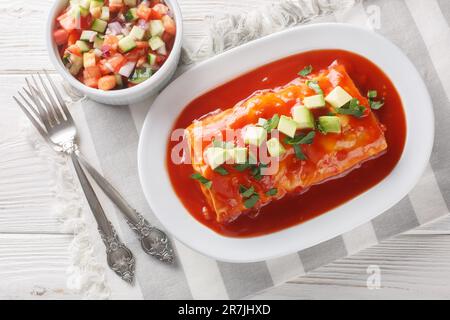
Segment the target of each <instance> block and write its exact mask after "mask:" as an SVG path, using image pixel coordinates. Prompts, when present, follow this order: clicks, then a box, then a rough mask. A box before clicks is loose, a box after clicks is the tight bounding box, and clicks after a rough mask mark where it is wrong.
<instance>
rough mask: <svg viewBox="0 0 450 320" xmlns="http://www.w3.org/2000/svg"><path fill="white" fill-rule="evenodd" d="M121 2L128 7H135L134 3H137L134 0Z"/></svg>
mask: <svg viewBox="0 0 450 320" xmlns="http://www.w3.org/2000/svg"><path fill="white" fill-rule="evenodd" d="M123 2H124V3H125V5H126V6H128V7H136V5H137V1H136V0H124V1H123Z"/></svg>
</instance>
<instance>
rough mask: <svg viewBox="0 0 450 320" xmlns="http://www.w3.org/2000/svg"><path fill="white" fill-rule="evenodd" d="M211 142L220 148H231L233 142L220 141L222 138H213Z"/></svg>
mask: <svg viewBox="0 0 450 320" xmlns="http://www.w3.org/2000/svg"><path fill="white" fill-rule="evenodd" d="M212 144H213V146H214V147H216V148H222V149H232V148H234V143H233V142H226V141H222V140H216V139H213V142H212Z"/></svg>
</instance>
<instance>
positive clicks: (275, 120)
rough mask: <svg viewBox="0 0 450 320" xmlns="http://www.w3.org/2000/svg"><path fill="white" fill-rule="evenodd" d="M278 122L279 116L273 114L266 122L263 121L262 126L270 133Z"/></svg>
mask: <svg viewBox="0 0 450 320" xmlns="http://www.w3.org/2000/svg"><path fill="white" fill-rule="evenodd" d="M278 122H280V116H279V115H278V114H275V115H274V116H273V117H272V118H270V119H269V120H267V122H266V123H264V125H263V128H264V129H265V130H266V131H267V132H269V133H270V132H271V131H272V130H274V129H275V128H276V127H277V126H278Z"/></svg>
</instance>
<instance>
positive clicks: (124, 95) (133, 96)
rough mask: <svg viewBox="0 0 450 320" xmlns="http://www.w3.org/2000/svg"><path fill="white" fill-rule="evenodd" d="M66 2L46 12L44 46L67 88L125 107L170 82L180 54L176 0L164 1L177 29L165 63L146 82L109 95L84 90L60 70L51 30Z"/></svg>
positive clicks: (180, 23) (180, 27) (180, 22)
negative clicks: (69, 86) (66, 82)
mask: <svg viewBox="0 0 450 320" xmlns="http://www.w3.org/2000/svg"><path fill="white" fill-rule="evenodd" d="M68 2H69V0H56V1H55V3H54V4H53V7H52V8H51V10H50V13H49V15H48V20H47V30H46V42H47V50H48V54H49V56H50V61H51V62H52V63H53V65H54V66H55V68H56V70H57V71H58V72H59V73H60V74H61V76H62V77H63V78H64V79H65V80H67V81H68V82H69V83H70V85H71V86H73V87H74V88H76V89H77V90H78V91H80V92H82V93H84V94H85V95H86V96H88V97H89V98H91V99H92V100H95V101H97V102H100V103H105V104H112V105H126V104H131V103H136V102H139V101H142V100H144V99H146V98H148V97H150V96H151V95H154V94H155V93H157V92H158V91H159V90H161V89H163V88H164V86H165V85H166V84H167V83H168V82H169V81H170V79H171V78H172V76H173V74H174V73H175V70H176V69H177V66H178V61H179V60H180V53H181V42H182V36H183V19H182V17H181V11H180V7H179V6H178V3H177V1H176V0H165V2H166V4H167V5H168V6H169V7H170V9H171V10H172V12H173V14H174V19H175V23H176V25H177V34H176V37H175V43H174V46H173V49H172V52H171V53H170V55H169V57H168V59H167V60H166V62H165V63H164V65H163V66H162V67H161V69H159V70H158V72H156V73H155V74H154V75H153V76H152V77H151V78H150V79H148V80H146V81H144V82H143V83H140V84H139V85H137V86H134V87H131V88H127V89H122V90H112V91H102V90H98V89H93V88H89V87H87V86H85V85H84V84H83V83H81V82H80V81H78V80H77V79H75V77H73V76H72V75H71V74H70V72H69V71H68V70H67V69H66V68H65V67H64V65H63V63H62V61H61V57H60V56H59V54H58V48H57V46H56V44H55V42H54V41H53V35H52V33H53V30H54V25H55V19H56V17H57V16H58V15H59V14H60V12H61V11H62V10H63V9H64V8H65V7H66V6H67V4H68Z"/></svg>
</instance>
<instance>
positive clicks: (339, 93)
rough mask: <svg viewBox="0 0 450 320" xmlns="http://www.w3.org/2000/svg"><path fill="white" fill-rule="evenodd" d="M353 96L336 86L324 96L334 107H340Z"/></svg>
mask: <svg viewBox="0 0 450 320" xmlns="http://www.w3.org/2000/svg"><path fill="white" fill-rule="evenodd" d="M352 99H353V97H352V96H351V95H349V94H348V92H347V91H345V90H344V89H343V88H342V87H340V86H337V87H336V88H334V89H333V91H331V92H330V93H329V94H328V95H327V96H326V97H325V101H326V102H328V103H329V104H331V105H332V106H333V107H334V108H336V109H339V108H340V107H342V106H344V105H345V104H347V103H348V102H349V101H350V100H352Z"/></svg>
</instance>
